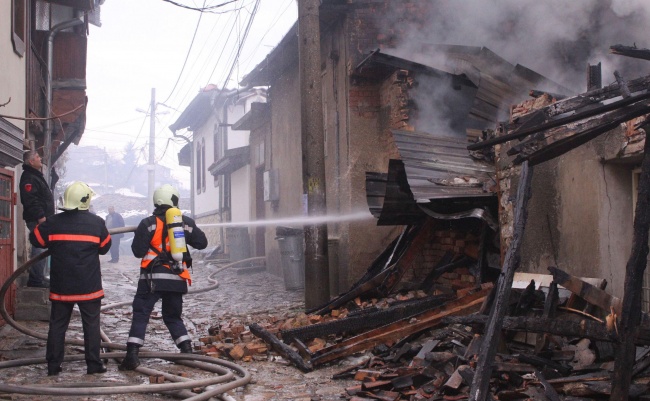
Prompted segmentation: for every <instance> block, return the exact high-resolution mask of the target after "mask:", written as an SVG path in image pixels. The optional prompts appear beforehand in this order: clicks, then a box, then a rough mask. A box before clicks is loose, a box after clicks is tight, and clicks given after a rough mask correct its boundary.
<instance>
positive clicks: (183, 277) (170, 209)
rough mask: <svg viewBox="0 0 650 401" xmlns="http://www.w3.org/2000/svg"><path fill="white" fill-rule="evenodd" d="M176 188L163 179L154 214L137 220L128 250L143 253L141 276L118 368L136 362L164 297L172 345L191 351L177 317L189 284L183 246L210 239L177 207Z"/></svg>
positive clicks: (189, 261)
mask: <svg viewBox="0 0 650 401" xmlns="http://www.w3.org/2000/svg"><path fill="white" fill-rule="evenodd" d="M178 201H179V193H178V191H177V190H176V188H174V187H173V186H171V185H169V184H165V185H163V186H161V187H159V188H157V189H156V190H155V191H154V194H153V203H154V206H155V209H154V211H153V214H152V215H151V216H149V217H147V218H145V219H143V220H142V221H141V222H140V224H139V225H138V227H137V229H136V231H135V236H134V237H133V243H132V245H131V250H132V251H133V255H134V256H135V257H138V258H142V261H141V263H140V279H139V280H138V288H137V291H136V294H135V297H134V298H133V320H132V322H131V330H130V331H129V338H128V340H127V343H126V346H127V350H126V357H125V358H124V359H123V360H122V363H121V364H120V366H119V369H120V370H133V369H135V368H136V367H138V366H139V365H140V361H139V359H138V351H139V349H140V347H141V346H142V345H144V337H145V332H146V330H147V324H148V323H149V316H150V315H151V312H152V310H153V308H154V306H155V304H156V302H158V300H159V299H162V318H163V322H164V323H165V325H166V326H167V329H168V330H169V333H170V334H171V336H172V339H173V340H174V343H175V344H176V346H177V347H178V348H179V349H180V351H181V352H182V353H192V341H191V339H190V337H189V335H188V334H187V329H186V328H185V324H184V323H183V319H182V317H181V315H182V312H183V294H185V293H187V286H188V284H189V285H191V284H192V280H191V277H190V272H189V270H188V268H191V266H192V259H191V257H190V254H189V252H188V250H187V247H186V245H190V246H191V247H193V248H196V249H204V248H205V247H206V246H207V245H208V240H207V238H206V236H205V234H204V233H203V231H202V230H201V229H199V228H198V227H197V226H196V223H195V222H194V220H193V219H191V218H189V217H187V216H183V215H182V214H181V211H180V210H179V209H178Z"/></svg>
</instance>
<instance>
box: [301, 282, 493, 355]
mask: <svg viewBox="0 0 650 401" xmlns="http://www.w3.org/2000/svg"><path fill="white" fill-rule="evenodd" d="M491 288H492V284H489V283H488V284H483V285H482V286H481V288H480V289H478V290H475V291H474V292H471V293H469V294H468V295H465V296H464V297H461V298H458V299H457V300H454V301H451V302H448V303H446V304H444V305H442V306H441V307H440V308H437V309H434V310H431V311H428V312H425V313H422V314H420V315H416V316H413V317H412V318H409V319H405V320H401V321H398V322H395V323H392V324H390V325H386V326H382V327H379V328H377V329H374V330H371V331H368V332H365V333H363V334H360V335H358V336H355V337H351V338H349V339H347V340H344V341H341V342H340V343H338V344H335V345H332V346H330V347H326V348H323V349H322V350H320V351H319V352H317V353H316V356H315V357H314V358H312V360H311V363H312V365H313V366H314V367H316V366H319V365H322V364H324V363H327V362H330V361H333V360H335V359H338V358H342V357H345V356H348V355H351V354H353V353H355V352H359V351H363V350H367V349H370V348H372V347H374V346H376V345H379V344H382V343H386V342H389V341H395V340H398V339H400V338H403V337H406V336H409V335H411V334H414V333H418V332H420V331H422V330H426V329H429V328H432V327H435V326H437V325H439V324H440V322H441V320H442V318H444V317H446V316H453V315H458V314H468V313H473V312H475V311H476V310H477V309H479V308H480V307H481V304H482V303H483V301H484V300H485V298H486V296H487V294H488V293H489V291H490V289H491ZM411 320H413V321H414V322H411Z"/></svg>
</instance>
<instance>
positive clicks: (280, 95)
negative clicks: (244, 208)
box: [265, 65, 304, 276]
mask: <svg viewBox="0 0 650 401" xmlns="http://www.w3.org/2000/svg"><path fill="white" fill-rule="evenodd" d="M297 76H298V66H297V65H295V66H292V67H291V69H289V70H287V71H286V73H285V74H284V75H283V76H282V77H280V78H279V79H277V80H276V81H274V83H273V86H272V87H271V89H270V91H269V103H270V105H271V106H270V107H271V110H272V112H271V127H272V132H271V134H270V140H269V142H267V145H268V148H269V149H268V151H269V153H268V157H267V160H266V166H267V169H278V171H279V176H278V181H279V193H280V199H279V200H278V201H277V202H275V203H273V204H271V203H268V204H267V209H266V212H267V216H266V217H267V219H282V218H297V220H296V221H295V222H294V223H293V224H292V223H289V222H288V223H287V224H283V225H288V226H293V227H300V226H302V223H301V222H300V217H301V216H303V215H304V214H303V203H302V159H301V155H302V145H301V131H300V112H299V110H300V103H299V102H300V88H299V84H300V82H299V81H298V80H297V79H296V77H297ZM275 227H276V226H267V228H266V232H265V244H266V266H267V269H268V270H269V271H270V272H271V273H273V274H276V275H279V276H281V275H282V264H281V260H280V249H279V246H278V241H277V240H276V239H275Z"/></svg>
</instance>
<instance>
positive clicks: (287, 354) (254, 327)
mask: <svg viewBox="0 0 650 401" xmlns="http://www.w3.org/2000/svg"><path fill="white" fill-rule="evenodd" d="M248 327H249V329H250V331H251V333H253V334H255V335H256V336H257V337H259V338H261V339H262V340H264V342H266V343H267V344H269V345H270V346H271V348H273V350H275V352H277V353H278V354H280V355H282V357H284V358H286V359H287V360H289V361H290V362H291V363H293V364H294V365H295V366H296V367H297V368H298V369H300V370H301V371H303V372H311V371H312V370H313V368H312V366H311V364H310V363H309V362H305V361H304V360H303V359H302V357H301V356H300V355H299V354H298V353H297V352H296V351H294V350H293V349H292V348H291V347H289V346H288V345H286V344H285V343H283V342H282V341H280V339H279V338H277V337H276V336H274V335H273V334H271V333H269V332H268V331H266V330H264V328H262V326H260V325H259V324H257V323H251V324H250V326H248Z"/></svg>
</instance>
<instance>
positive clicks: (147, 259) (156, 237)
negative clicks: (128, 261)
mask: <svg viewBox="0 0 650 401" xmlns="http://www.w3.org/2000/svg"><path fill="white" fill-rule="evenodd" d="M164 226H165V224H164V223H163V222H162V220H161V219H160V218H158V217H156V231H155V232H154V234H153V238H152V239H151V242H150V243H149V245H150V248H149V250H148V251H147V254H146V255H144V257H143V258H142V260H141V261H140V267H141V268H143V269H146V268H148V267H149V264H151V261H153V260H154V259H155V258H156V257H157V256H158V255H159V254H161V253H162V238H163V230H164ZM151 248H154V249H156V250H158V253H156V252H155V251H154V250H153V249H151ZM165 250H166V252H169V238H165ZM182 263H183V272H182V273H181V274H179V275H178V276H180V277H181V278H183V279H184V280H186V281H187V284H189V285H192V276H191V275H190V272H189V270H187V265H186V264H185V262H184V261H183V262H182ZM162 265H163V266H165V267H166V268H167V269H169V270H170V273H171V268H170V266H169V264H167V263H163V264H162ZM171 274H174V273H171Z"/></svg>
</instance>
